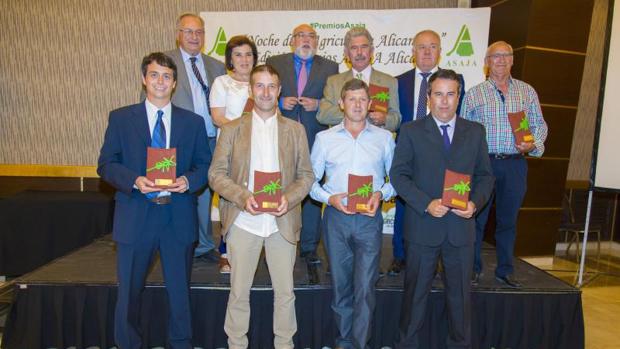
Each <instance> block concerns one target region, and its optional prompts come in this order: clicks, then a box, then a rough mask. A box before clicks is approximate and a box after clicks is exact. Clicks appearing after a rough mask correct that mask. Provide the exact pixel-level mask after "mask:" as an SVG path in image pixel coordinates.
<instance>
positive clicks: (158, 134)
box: [151, 110, 166, 148]
mask: <svg viewBox="0 0 620 349" xmlns="http://www.w3.org/2000/svg"><path fill="white" fill-rule="evenodd" d="M163 117H164V111H163V110H158V111H157V121H156V122H155V128H153V137H152V138H151V147H153V148H165V147H166V126H164V120H163Z"/></svg>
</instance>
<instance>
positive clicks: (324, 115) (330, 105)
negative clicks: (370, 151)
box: [316, 27, 401, 131]
mask: <svg viewBox="0 0 620 349" xmlns="http://www.w3.org/2000/svg"><path fill="white" fill-rule="evenodd" d="M374 52H375V47H374V46H373V38H372V35H370V33H369V32H368V30H367V29H366V28H364V27H354V28H351V29H350V30H349V31H348V32H347V34H346V35H345V37H344V55H345V57H346V58H347V61H348V63H349V64H350V65H351V69H350V70H347V71H345V72H343V73H340V74H336V75H332V76H330V77H329V78H328V79H327V83H326V84H325V89H324V90H323V98H322V99H321V102H320V103H319V112H318V114H316V119H317V121H318V122H319V123H320V124H323V125H338V124H340V123H341V122H342V119H343V118H344V113H343V111H342V109H341V108H340V104H339V102H338V101H339V100H340V92H341V91H342V87H343V86H344V84H345V83H346V82H347V81H349V80H353V79H359V80H362V81H364V82H365V83H366V85H368V86H370V85H376V86H380V87H387V88H388V91H389V92H388V93H389V99H388V108H387V109H388V110H387V112H383V111H379V110H374V111H369V112H368V121H369V122H370V123H371V124H373V125H375V126H379V127H381V128H384V129H386V130H388V131H396V130H397V129H398V127H399V126H400V119H401V116H400V110H399V109H398V108H399V107H398V81H396V79H395V78H394V77H392V76H390V75H388V74H386V73H383V72H380V71H378V70H377V69H375V68H373V67H372V64H371V63H372V57H373V54H374ZM371 109H373V108H371Z"/></svg>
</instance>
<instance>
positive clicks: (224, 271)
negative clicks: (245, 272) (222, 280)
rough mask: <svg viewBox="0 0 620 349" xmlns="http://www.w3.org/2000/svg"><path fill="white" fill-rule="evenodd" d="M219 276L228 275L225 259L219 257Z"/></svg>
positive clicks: (227, 265) (228, 266)
mask: <svg viewBox="0 0 620 349" xmlns="http://www.w3.org/2000/svg"><path fill="white" fill-rule="evenodd" d="M220 274H230V264H229V263H228V258H226V257H220Z"/></svg>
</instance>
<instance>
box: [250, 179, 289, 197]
mask: <svg viewBox="0 0 620 349" xmlns="http://www.w3.org/2000/svg"><path fill="white" fill-rule="evenodd" d="M280 189H282V186H281V185H280V180H279V179H278V180H277V181H275V182H274V181H269V183H267V184H265V185H264V186H263V189H261V190H259V191H256V192H254V195H256V194H260V193H266V194H267V195H271V196H273V195H276V192H277V191H278V190H280Z"/></svg>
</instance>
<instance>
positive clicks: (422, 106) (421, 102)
mask: <svg viewBox="0 0 620 349" xmlns="http://www.w3.org/2000/svg"><path fill="white" fill-rule="evenodd" d="M420 75H422V82H421V83H420V91H418V92H419V93H418V110H417V112H416V114H415V118H414V120H418V119H422V118H423V117H425V116H426V96H427V94H426V93H427V91H426V89H427V88H428V76H429V75H431V73H420Z"/></svg>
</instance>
